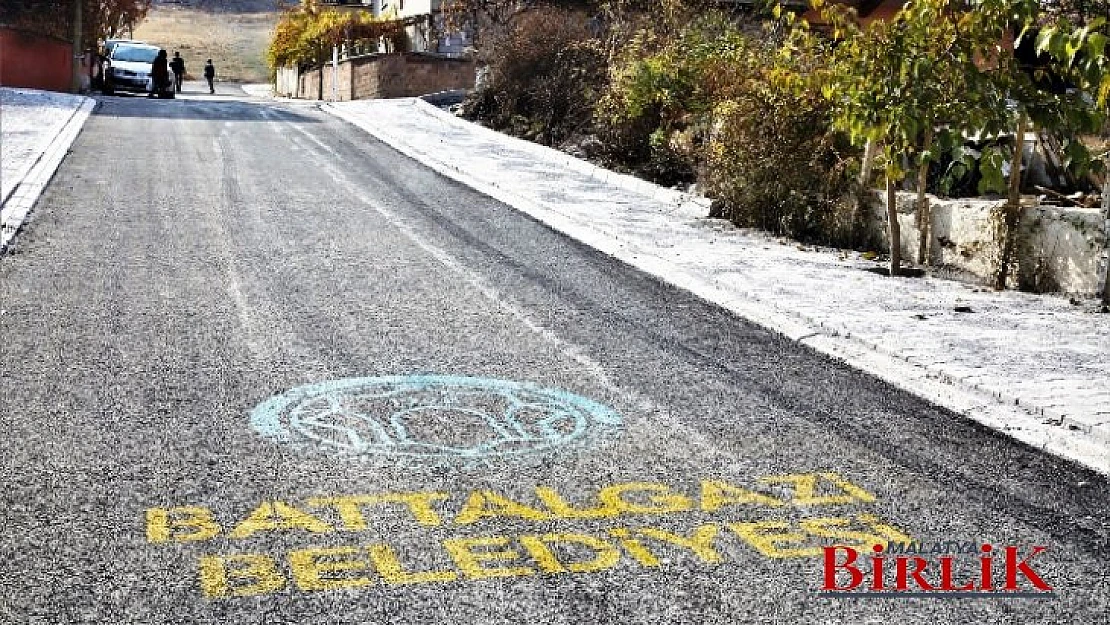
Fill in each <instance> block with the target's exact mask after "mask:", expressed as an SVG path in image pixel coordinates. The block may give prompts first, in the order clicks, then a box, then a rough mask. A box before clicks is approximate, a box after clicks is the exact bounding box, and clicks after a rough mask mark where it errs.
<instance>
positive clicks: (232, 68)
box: [135, 0, 278, 82]
mask: <svg viewBox="0 0 1110 625" xmlns="http://www.w3.org/2000/svg"><path fill="white" fill-rule="evenodd" d="M277 18H278V8H277V3H276V2H275V0H177V1H172V0H162V1H157V0H156V2H155V3H154V7H153V8H152V9H151V11H150V14H149V15H148V16H147V18H146V20H144V21H143V23H142V24H140V25H139V27H138V28H136V29H135V38H136V39H140V40H142V41H146V42H148V43H152V44H155V45H159V46H161V47H163V48H165V49H166V50H168V51H169V52H170V55H171V56H172V55H173V52H174V50H177V51H180V52H181V56H182V57H184V58H185V67H186V69H187V70H188V73H189V74H190V75H191V76H193V77H199V76H201V70H202V68H203V67H204V61H205V59H209V58H210V59H212V62H213V63H214V64H215V65H216V71H217V78H218V79H219V80H226V81H235V82H266V81H267V80H268V77H269V70H268V68H267V67H266V58H265V54H266V45H267V44H268V43H269V40H270V33H271V31H272V29H273V27H274V24H276V23H277Z"/></svg>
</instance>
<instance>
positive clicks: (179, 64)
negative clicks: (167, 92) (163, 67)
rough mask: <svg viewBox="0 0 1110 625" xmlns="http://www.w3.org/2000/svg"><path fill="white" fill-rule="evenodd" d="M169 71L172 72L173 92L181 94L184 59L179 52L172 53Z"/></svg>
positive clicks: (183, 77) (183, 78)
mask: <svg viewBox="0 0 1110 625" xmlns="http://www.w3.org/2000/svg"><path fill="white" fill-rule="evenodd" d="M170 69H172V70H173V90H174V91H175V92H177V93H181V81H183V80H185V59H183V58H181V53H180V52H177V51H174V53H173V60H172V61H170Z"/></svg>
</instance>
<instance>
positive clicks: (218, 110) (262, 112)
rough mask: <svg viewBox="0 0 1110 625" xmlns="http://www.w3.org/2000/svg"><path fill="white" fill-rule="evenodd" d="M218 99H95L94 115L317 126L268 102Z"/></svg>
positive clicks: (311, 119)
mask: <svg viewBox="0 0 1110 625" xmlns="http://www.w3.org/2000/svg"><path fill="white" fill-rule="evenodd" d="M218 97H219V96H213V97H207V98H205V99H196V100H193V99H187V98H178V99H174V100H161V99H158V98H147V97H146V96H144V95H141V94H138V95H113V96H103V95H98V96H96V99H97V101H99V102H100V106H99V107H97V109H96V111H95V112H94V113H93V114H94V115H97V116H100V117H136V118H163V119H206V120H218V121H236V122H268V121H287V122H306V123H319V122H320V119H319V118H316V117H310V116H308V115H304V114H302V113H299V112H297V111H294V110H290V109H289V108H287V107H278V106H274V105H273V104H272V103H268V102H251V101H247V100H243V99H239V98H234V99H233V98H228V99H226V100H220V99H218Z"/></svg>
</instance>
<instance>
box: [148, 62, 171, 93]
mask: <svg viewBox="0 0 1110 625" xmlns="http://www.w3.org/2000/svg"><path fill="white" fill-rule="evenodd" d="M169 84H170V59H169V55H168V54H166V51H165V50H159V51H158V56H156V57H154V63H153V64H151V68H150V95H148V96H147V97H148V98H153V97H154V96H156V95H158V96H160V95H162V92H163V91H164V90H165V89H166V87H168V86H169Z"/></svg>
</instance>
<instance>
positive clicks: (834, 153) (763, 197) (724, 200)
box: [703, 68, 859, 246]
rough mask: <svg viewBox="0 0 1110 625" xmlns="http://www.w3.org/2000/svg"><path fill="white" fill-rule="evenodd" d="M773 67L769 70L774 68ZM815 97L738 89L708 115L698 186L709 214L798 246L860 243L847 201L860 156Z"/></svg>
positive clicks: (753, 84)
mask: <svg viewBox="0 0 1110 625" xmlns="http://www.w3.org/2000/svg"><path fill="white" fill-rule="evenodd" d="M772 69H773V68H772ZM830 115H831V112H830V108H829V104H828V101H827V100H825V99H824V98H823V97H822V96H821V94H820V93H816V92H814V91H812V90H806V89H802V90H801V91H798V90H797V89H796V86H788V85H783V84H781V83H778V82H776V81H775V80H772V79H768V80H759V79H753V80H748V81H745V82H743V83H739V84H737V85H736V88H735V89H734V90H733V92H732V93H730V97H729V99H728V100H726V101H724V102H722V103H720V104H718V105H717V107H716V109H715V110H714V112H713V117H714V122H713V132H712V134H711V136H710V138H709V141H708V146H707V150H706V167H705V176H704V179H703V186H704V187H705V189H706V192H707V193H708V194H709V195H711V196H712V197H714V198H716V199H717V200H718V202H717V203H716V208H715V213H714V216H717V217H723V218H727V219H729V220H731V221H732V222H733V223H735V224H737V225H739V226H745V227H756V228H760V229H763V230H767V231H769V232H773V233H775V234H780V235H785V236H789V237H791V238H794V239H798V240H801V241H811V242H817V243H826V244H830V245H845V246H851V245H855V244H856V243H858V241H857V240H856V233H857V231H858V225H859V224H856V223H854V222H855V221H856V219H857V216H856V213H857V211H855V210H854V207H853V206H851V204H850V203H848V202H846V200H847V196H848V195H849V192H850V191H851V190H852V185H853V181H854V178H855V172H856V171H857V170H858V158H857V157H858V154H857V151H856V150H855V149H853V148H852V147H851V145H850V143H849V142H848V140H847V138H846V137H845V136H844V135H842V134H840V133H837V132H834V131H832V130H831V128H830V125H829V124H830Z"/></svg>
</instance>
